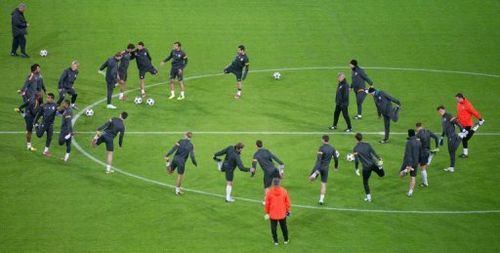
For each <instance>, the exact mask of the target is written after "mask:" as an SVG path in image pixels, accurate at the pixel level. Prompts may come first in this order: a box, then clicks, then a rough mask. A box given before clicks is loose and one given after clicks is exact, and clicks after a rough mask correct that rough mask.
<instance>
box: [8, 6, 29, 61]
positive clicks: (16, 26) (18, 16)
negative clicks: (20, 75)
mask: <svg viewBox="0 0 500 253" xmlns="http://www.w3.org/2000/svg"><path fill="white" fill-rule="evenodd" d="M25 10H26V4H23V3H20V4H19V5H18V6H17V8H16V9H14V11H13V12H12V14H11V15H12V50H11V51H10V55H11V56H18V54H17V48H18V47H21V57H24V58H29V55H28V54H26V37H25V36H26V34H28V32H27V28H28V22H26V19H25V18H24V11H25Z"/></svg>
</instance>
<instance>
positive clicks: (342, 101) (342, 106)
mask: <svg viewBox="0 0 500 253" xmlns="http://www.w3.org/2000/svg"><path fill="white" fill-rule="evenodd" d="M337 80H338V81H339V84H338V86H337V94H336V96H335V104H336V105H335V112H334V113H333V125H332V126H331V127H330V129H331V130H335V129H337V123H338V122H339V116H340V112H342V116H344V120H345V122H346V123H347V129H345V130H344V132H352V126H351V119H350V118H349V110H348V108H349V84H348V83H347V81H346V80H345V75H344V73H339V74H338V76H337Z"/></svg>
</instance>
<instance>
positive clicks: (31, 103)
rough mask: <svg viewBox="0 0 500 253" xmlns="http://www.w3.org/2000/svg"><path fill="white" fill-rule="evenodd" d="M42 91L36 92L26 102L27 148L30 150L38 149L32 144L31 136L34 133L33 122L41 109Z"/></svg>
mask: <svg viewBox="0 0 500 253" xmlns="http://www.w3.org/2000/svg"><path fill="white" fill-rule="evenodd" d="M39 96H40V93H35V96H33V97H31V98H30V99H28V100H27V101H26V102H25V103H24V107H25V108H26V111H25V112H24V121H25V123H26V148H27V149H28V150H29V151H36V148H35V147H33V146H32V145H31V136H32V135H33V123H34V121H35V116H36V115H37V114H38V110H40V100H41V99H40V98H39Z"/></svg>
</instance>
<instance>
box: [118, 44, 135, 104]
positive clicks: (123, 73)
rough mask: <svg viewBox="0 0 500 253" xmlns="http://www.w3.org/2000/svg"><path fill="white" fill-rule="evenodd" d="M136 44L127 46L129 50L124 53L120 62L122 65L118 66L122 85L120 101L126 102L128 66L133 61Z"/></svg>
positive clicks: (119, 79) (119, 80)
mask: <svg viewBox="0 0 500 253" xmlns="http://www.w3.org/2000/svg"><path fill="white" fill-rule="evenodd" d="M134 49H135V46H134V44H132V43H130V44H128V45H127V49H125V51H123V52H122V59H121V60H120V65H119V66H118V83H119V84H120V95H118V99H119V100H122V101H123V100H125V99H126V97H125V86H126V84H127V76H128V65H129V63H130V60H131V59H132V52H133V51H134Z"/></svg>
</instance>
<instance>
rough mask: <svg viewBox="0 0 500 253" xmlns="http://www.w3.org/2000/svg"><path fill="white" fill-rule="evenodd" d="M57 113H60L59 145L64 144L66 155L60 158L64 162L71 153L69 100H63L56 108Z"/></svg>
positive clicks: (71, 126)
mask: <svg viewBox="0 0 500 253" xmlns="http://www.w3.org/2000/svg"><path fill="white" fill-rule="evenodd" d="M58 111H59V113H61V116H62V121H61V132H60V133H59V145H64V144H66V153H65V154H64V157H63V158H61V160H63V161H64V162H67V161H68V159H69V154H70V153H71V140H72V139H73V134H74V133H73V125H72V124H71V120H72V119H73V111H72V109H71V106H70V102H69V100H67V99H66V100H64V101H63V103H62V104H61V106H60V107H59V108H58Z"/></svg>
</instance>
